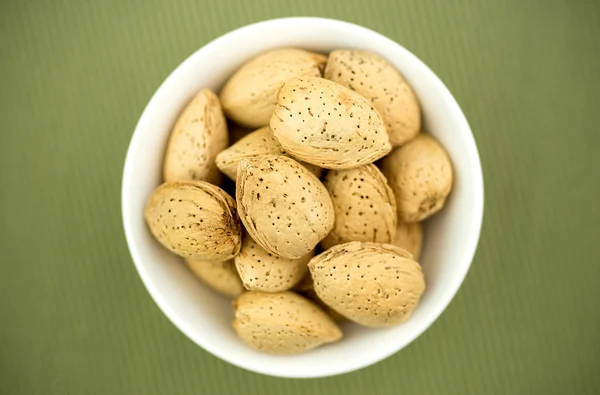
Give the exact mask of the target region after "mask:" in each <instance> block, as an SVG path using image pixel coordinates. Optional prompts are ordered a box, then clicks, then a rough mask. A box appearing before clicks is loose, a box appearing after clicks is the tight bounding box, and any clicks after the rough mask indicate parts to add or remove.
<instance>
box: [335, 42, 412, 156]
mask: <svg viewBox="0 0 600 395" xmlns="http://www.w3.org/2000/svg"><path fill="white" fill-rule="evenodd" d="M324 77H325V78H327V79H329V80H331V81H335V82H337V83H338V84H342V85H344V86H346V87H348V88H350V89H352V90H353V91H355V92H357V93H359V94H361V95H362V96H364V97H366V98H367V99H368V100H369V101H370V102H371V104H373V106H374V107H375V108H376V109H377V111H379V113H380V114H381V116H382V117H383V120H384V121H385V125H386V127H387V130H388V134H389V136H390V142H391V143H392V146H398V145H402V144H404V143H406V142H407V141H409V140H411V139H413V138H414V137H415V136H416V135H417V134H418V133H419V131H420V130H421V107H420V105H419V101H418V100H417V96H416V95H415V93H414V91H413V89H412V88H411V86H410V85H409V84H408V83H407V82H406V80H405V79H404V77H403V76H402V74H400V72H398V70H396V68H395V67H394V66H392V65H391V64H390V63H389V62H388V61H387V60H385V59H384V58H382V57H381V56H379V55H377V54H375V53H373V52H369V51H360V50H351V49H338V50H335V51H333V52H331V54H329V60H328V61H327V67H326V68H325V73H324Z"/></svg>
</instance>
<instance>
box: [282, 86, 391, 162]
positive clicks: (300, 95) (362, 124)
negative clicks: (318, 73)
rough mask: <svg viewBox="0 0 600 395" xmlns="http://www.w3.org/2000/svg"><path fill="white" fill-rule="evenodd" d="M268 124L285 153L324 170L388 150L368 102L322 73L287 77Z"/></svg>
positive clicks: (379, 121) (369, 159)
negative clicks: (312, 75) (293, 77)
mask: <svg viewBox="0 0 600 395" xmlns="http://www.w3.org/2000/svg"><path fill="white" fill-rule="evenodd" d="M270 124H271V129H272V130H273V133H274V134H275V137H276V138H277V140H278V141H279V143H280V144H281V146H282V147H283V149H284V150H285V151H286V152H287V153H289V154H290V155H291V156H293V157H294V158H297V159H299V160H302V161H304V162H308V163H312V164H313V165H317V166H320V167H323V168H326V169H350V168H353V167H358V166H362V165H365V164H367V163H372V162H374V161H376V160H378V159H380V158H381V157H383V156H384V155H386V154H387V153H388V152H390V150H391V145H390V142H389V138H388V134H387V131H386V128H385V124H384V122H383V119H382V118H381V115H379V113H378V112H377V110H376V109H375V108H374V107H373V106H372V105H371V103H370V102H369V101H368V100H367V99H365V98H364V97H362V96H361V95H359V94H358V93H356V92H354V91H351V90H350V89H348V88H346V87H345V86H342V85H340V84H337V83H335V82H332V81H329V80H326V79H323V78H314V77H305V78H296V79H293V80H289V81H287V82H286V83H285V84H284V85H283V87H282V88H281V90H280V91H279V95H278V96H277V105H276V106H275V111H274V113H273V117H272V118H271V123H270Z"/></svg>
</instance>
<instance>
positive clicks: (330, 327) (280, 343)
mask: <svg viewBox="0 0 600 395" xmlns="http://www.w3.org/2000/svg"><path fill="white" fill-rule="evenodd" d="M234 310H235V318H234V321H233V328H234V329H235V331H236V332H237V334H238V336H239V337H240V338H241V339H242V340H243V341H244V342H246V343H247V344H248V345H249V346H251V347H252V348H254V349H256V350H259V351H262V352H265V353H269V354H298V353H301V352H305V351H308V350H311V349H313V348H316V347H319V346H321V345H323V344H327V343H333V342H336V341H338V340H340V339H341V338H342V336H343V334H342V331H341V329H340V328H339V326H338V325H337V324H336V323H335V322H334V321H333V320H332V319H331V318H329V316H327V314H325V313H324V312H323V310H321V308H319V307H318V306H317V305H316V304H314V303H313V302H311V301H309V300H308V299H306V298H304V297H302V296H300V295H297V294H295V293H293V292H281V293H265V292H258V291H250V292H245V293H243V294H242V295H241V296H240V297H239V298H238V299H237V300H236V301H235V302H234Z"/></svg>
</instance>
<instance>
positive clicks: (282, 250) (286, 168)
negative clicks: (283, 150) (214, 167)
mask: <svg viewBox="0 0 600 395" xmlns="http://www.w3.org/2000/svg"><path fill="white" fill-rule="evenodd" d="M236 200H237V204H238V210H239V215H240V218H241V220H242V222H243V223H244V225H245V227H246V230H247V231H248V233H249V234H250V236H252V238H253V239H254V240H255V241H256V242H257V243H258V244H260V245H261V246H262V247H263V248H264V249H265V250H267V251H268V252H271V253H273V254H276V255H279V256H281V257H283V258H288V259H296V258H301V257H302V256H304V255H306V254H308V253H309V252H310V251H312V250H313V249H314V248H315V246H316V245H317V244H318V243H319V242H320V241H321V240H322V239H323V238H324V237H325V236H327V234H328V233H329V232H330V231H331V229H332V228H333V222H334V211H333V204H332V202H331V197H330V196H329V193H327V189H325V187H324V186H323V184H322V183H321V181H319V179H318V178H317V177H315V175H314V174H312V173H311V172H310V171H308V170H307V169H306V168H305V167H304V166H302V165H300V164H299V163H298V162H296V161H295V160H293V159H290V158H288V157H286V156H276V155H264V156H259V157H256V158H248V159H243V160H242V161H241V162H240V165H239V169H238V174H237V183H236Z"/></svg>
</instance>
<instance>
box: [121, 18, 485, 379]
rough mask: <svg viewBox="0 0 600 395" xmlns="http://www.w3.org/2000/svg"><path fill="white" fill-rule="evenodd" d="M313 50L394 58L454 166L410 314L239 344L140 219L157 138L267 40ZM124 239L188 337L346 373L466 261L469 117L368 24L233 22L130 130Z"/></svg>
mask: <svg viewBox="0 0 600 395" xmlns="http://www.w3.org/2000/svg"><path fill="white" fill-rule="evenodd" d="M282 46H294V47H301V48H306V49H310V50H314V51H319V52H324V53H326V52H329V51H331V50H333V49H336V48H357V49H367V50H370V51H373V52H376V53H379V54H380V55H382V56H383V57H385V58H386V59H387V60H388V61H390V62H391V63H392V64H393V65H394V66H396V67H397V68H398V69H399V70H400V71H401V72H402V74H403V75H404V76H405V78H406V79H407V80H408V81H409V82H410V84H411V85H412V86H413V88H414V90H415V91H416V93H417V95H418V97H419V100H420V102H421V106H422V110H423V115H424V124H425V129H426V130H428V131H429V132H430V133H431V134H433V135H434V136H435V137H436V138H437V139H438V140H439V141H440V142H441V143H442V144H443V145H444V147H445V148H446V150H447V151H448V153H449V155H450V157H451V159H452V162H453V165H454V170H455V183H454V187H453V191H452V194H451V196H450V198H449V200H448V202H447V204H446V206H445V208H444V209H443V211H442V212H441V213H439V214H437V215H436V216H434V217H433V218H432V219H431V220H430V221H428V223H427V226H426V234H425V244H424V247H423V256H422V259H421V263H422V266H423V270H424V273H425V277H426V282H427V290H426V292H425V294H424V296H423V298H422V300H421V303H420V304H419V306H418V308H417V309H416V311H415V312H414V314H413V316H412V318H411V319H410V320H409V321H408V322H406V323H404V324H402V325H400V326H398V327H395V328H390V329H381V330H373V329H366V328H361V327H359V326H357V325H354V324H346V325H344V327H343V329H344V334H345V337H344V339H343V340H342V341H340V342H338V343H336V344H332V345H328V346H325V347H321V348H318V349H316V350H314V351H311V352H308V353H306V354H302V355H297V356H272V355H266V354H262V353H259V352H256V351H254V350H252V349H250V348H249V347H247V346H246V345H244V344H243V343H242V342H241V341H240V340H239V339H238V338H237V337H236V335H235V333H234V332H233V330H232V329H231V321H232V308H231V301H230V300H228V299H226V298H224V297H222V296H220V295H217V294H216V293H213V292H212V291H210V290H209V289H207V288H206V287H204V286H202V285H201V284H199V283H198V281H197V280H196V279H195V278H194V277H193V276H192V274H191V273H190V272H189V271H188V270H187V269H186V267H185V266H184V265H183V264H182V262H181V260H180V259H179V258H178V257H176V256H174V255H173V254H171V253H170V252H168V251H167V250H166V249H164V248H162V247H161V246H160V245H159V244H158V243H157V242H156V241H155V240H154V239H153V237H152V236H151V234H150V232H149V231H148V229H147V228H146V225H145V223H144V219H143V209H144V205H145V203H146V201H147V199H148V197H149V196H150V194H151V193H152V191H153V190H154V189H155V188H156V187H157V186H158V185H159V183H160V182H161V167H162V160H163V154H164V149H165V144H166V141H167V138H168V134H169V131H170V128H171V125H172V123H173V122H174V120H175V119H176V117H177V115H178V114H179V112H180V111H181V109H182V108H183V106H184V105H185V104H186V103H187V102H188V101H189V100H190V99H191V97H192V96H193V95H194V94H195V93H197V92H198V91H199V90H200V89H202V88H211V89H213V90H215V91H218V90H219V89H220V87H221V86H222V85H223V83H224V82H225V80H226V79H227V77H228V76H229V75H231V74H232V73H233V71H234V70H236V69H237V68H238V67H239V66H240V65H241V64H242V63H243V62H245V61H246V60H248V59H250V58H251V57H253V56H255V55H257V54H259V53H261V52H263V51H265V50H268V49H271V48H276V47H282ZM122 204H123V220H124V225H125V232H126V237H127V242H128V244H129V248H130V251H131V254H132V257H133V260H134V262H135V264H136V266H137V269H138V271H139V273H140V276H141V277H142V279H143V281H144V283H145V285H146V287H147V288H148V290H149V292H150V294H151V295H152V297H153V298H154V299H155V301H156V302H157V304H158V305H159V307H160V308H161V309H162V310H163V311H164V313H165V314H166V315H167V316H168V317H169V318H170V319H171V321H172V322H173V323H174V324H175V325H176V326H177V327H178V328H180V330H181V331H183V332H184V333H185V334H186V335H187V336H188V337H189V338H190V339H192V340H193V341H194V342H196V343H197V344H199V345H200V346H202V347H203V348H205V349H206V350H208V351H209V352H211V353H213V354H215V355H217V356H218V357H220V358H222V359H224V360H226V361H229V362H230V363H233V364H235V365H238V366H240V367H243V368H246V369H249V370H253V371H256V372H260V373H265V374H270V375H275V376H285V377H318V376H327V375H332V374H338V373H344V372H347V371H351V370H354V369H358V368H361V367H364V366H367V365H369V364H372V363H375V362H377V361H379V360H381V359H383V358H385V357H387V356H389V355H390V354H392V353H394V352H396V351H397V350H399V349H401V348H402V347H404V346H405V345H406V344H408V343H409V342H410V341H412V340H413V339H415V338H416V337H417V336H419V334H421V333H422V332H423V331H424V330H425V329H426V328H427V327H428V326H429V325H430V324H431V323H432V322H433V321H434V320H435V319H436V318H437V317H438V316H439V314H440V313H441V312H442V311H443V310H444V309H445V307H446V306H447V304H448V303H449V302H450V300H451V299H452V297H453V296H454V294H455V292H456V291H457V290H458V288H459V286H460V284H461V283H462V281H463V278H464V276H465V274H466V272H467V270H468V268H469V266H470V263H471V260H472V257H473V254H474V252H475V248H476V245H477V241H478V238H479V232H480V228H481V219H482V211H483V184H482V175H481V167H480V163H479V157H478V154H477V149H476V146H475V142H474V140H473V136H472V134H471V131H470V129H469V126H468V123H467V121H466V119H465V117H464V115H463V114H462V112H461V110H460V108H459V106H458V105H457V104H456V102H455V100H454V99H453V97H452V96H451V94H450V93H449V92H448V90H447V89H446V87H445V86H444V85H443V84H442V83H441V81H440V80H439V79H438V78H437V77H436V76H435V75H434V74H433V72H431V71H430V70H429V69H428V68H427V67H426V66H425V65H424V64H423V63H422V62H421V61H419V60H418V59H417V58H416V57H415V56H414V55H412V54H411V53H409V52H408V51H407V50H405V49H404V48H403V47H401V46H400V45H398V44H396V43H394V42H393V41H391V40H389V39H387V38H385V37H384V36H381V35H379V34H377V33H375V32H373V31H371V30H368V29H365V28H362V27H359V26H356V25H352V24H349V23H345V22H340V21H334V20H328V19H321V18H287V19H279V20H273V21H266V22H261V23H259V24H255V25H250V26H247V27H244V28H241V29H238V30H236V31H233V32H231V33H229V34H226V35H225V36H222V37H220V38H219V39H217V40H215V41H213V42H211V43H210V44H208V45H206V46H205V47H203V48H202V49H200V50H199V51H197V52H196V53H194V54H193V55H192V56H191V57H190V58H188V59H187V60H186V61H185V62H184V63H182V64H181V65H180V66H179V68H177V69H176V70H175V71H174V72H173V73H172V74H171V75H170V76H169V77H168V79H167V80H166V81H165V82H164V83H163V84H162V86H161V87H160V88H159V90H158V91H157V92H156V93H155V95H154V96H153V97H152V99H151V101H150V103H149V104H148V106H147V107H146V109H145V111H144V113H143V115H142V117H141V119H140V121H139V123H138V126H137V128H136V130H135V133H134V136H133V138H132V141H131V144H130V148H129V151H128V154H127V160H126V165H125V171H124V176H123V202H122Z"/></svg>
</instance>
